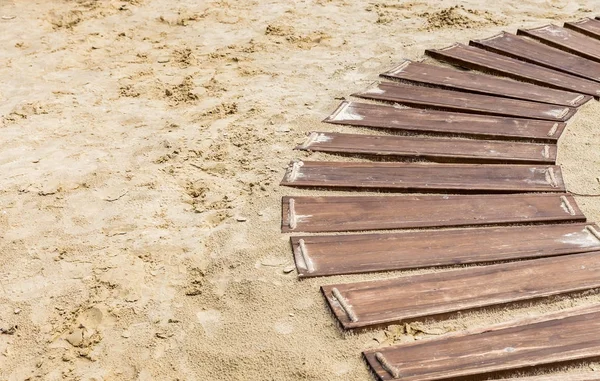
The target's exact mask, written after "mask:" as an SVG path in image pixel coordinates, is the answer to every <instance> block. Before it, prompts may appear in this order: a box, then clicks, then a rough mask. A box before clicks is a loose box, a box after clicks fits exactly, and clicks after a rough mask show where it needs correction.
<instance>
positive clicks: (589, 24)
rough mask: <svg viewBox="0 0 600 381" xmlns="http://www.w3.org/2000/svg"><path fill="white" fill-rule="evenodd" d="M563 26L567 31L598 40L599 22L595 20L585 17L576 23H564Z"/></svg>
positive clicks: (599, 34)
mask: <svg viewBox="0 0 600 381" xmlns="http://www.w3.org/2000/svg"><path fill="white" fill-rule="evenodd" d="M564 25H565V28H567V29H571V30H574V31H575V32H578V33H581V34H585V35H586V36H588V37H593V38H597V39H600V21H598V20H596V19H591V18H588V17H586V18H584V19H581V20H578V21H572V22H566V23H565V24H564Z"/></svg>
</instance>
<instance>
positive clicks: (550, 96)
mask: <svg viewBox="0 0 600 381" xmlns="http://www.w3.org/2000/svg"><path fill="white" fill-rule="evenodd" d="M542 46H545V45H542ZM381 76H383V77H387V78H394V79H400V80H402V81H408V82H411V83H418V84H424V85H428V86H438V87H443V88H447V89H454V90H462V91H471V92H474V93H479V94H488V95H494V96H497V97H506V98H514V99H524V100H528V101H535V102H542V103H551V104H557V105H562V106H571V107H578V106H581V105H582V104H584V103H585V102H587V101H589V100H590V99H591V97H590V96H589V95H582V94H578V93H574V92H570V91H564V90H557V89H550V88H548V87H542V86H538V85H534V84H531V83H526V82H519V81H515V80H511V79H508V78H503V77H496V76H493V75H487V74H482V73H476V72H472V71H462V70H456V69H451V68H447V67H441V66H435V65H427V64H424V63H422V62H412V61H408V60H406V61H404V62H402V63H401V64H400V65H398V66H396V67H395V68H393V69H392V70H390V71H388V72H385V73H383V74H381Z"/></svg>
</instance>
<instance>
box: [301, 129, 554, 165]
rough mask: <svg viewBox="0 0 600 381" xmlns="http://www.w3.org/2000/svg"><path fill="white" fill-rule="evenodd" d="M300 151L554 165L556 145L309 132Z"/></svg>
mask: <svg viewBox="0 0 600 381" xmlns="http://www.w3.org/2000/svg"><path fill="white" fill-rule="evenodd" d="M296 148H297V149H301V150H308V151H319V152H333V153H354V154H366V155H378V156H403V157H413V158H427V159H430V160H444V159H445V160H449V159H451V160H454V161H456V160H463V161H477V162H494V161H496V162H497V161H503V162H515V163H552V164H553V163H554V162H555V161H556V145H554V144H535V143H517V142H502V141H493V140H473V139H449V138H418V137H412V136H389V135H387V136H381V135H358V134H341V133H335V132H312V133H311V134H310V135H309V136H308V138H307V140H306V142H305V143H304V144H303V145H301V146H298V147H296Z"/></svg>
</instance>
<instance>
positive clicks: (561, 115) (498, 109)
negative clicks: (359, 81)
mask: <svg viewBox="0 0 600 381" xmlns="http://www.w3.org/2000/svg"><path fill="white" fill-rule="evenodd" d="M598 86H599V87H600V84H598ZM352 95H353V96H356V97H361V98H367V99H376V100H382V101H390V102H395V103H399V104H403V105H405V106H411V107H417V108H430V109H436V110H445V111H459V112H465V113H469V114H486V115H496V116H514V117H518V118H531V119H545V120H553V121H559V122H564V121H566V120H568V119H569V118H571V117H572V116H573V115H575V112H577V109H575V108H572V107H566V106H558V105H549V104H545V103H538V102H527V101H523V100H518V99H509V98H499V97H493V96H489V95H481V94H473V93H467V92H463V91H452V90H444V89H436V88H432V87H425V86H411V85H407V84H403V83H391V82H382V83H380V84H379V85H378V86H376V87H374V88H371V89H369V90H367V91H363V92H360V93H356V94H352Z"/></svg>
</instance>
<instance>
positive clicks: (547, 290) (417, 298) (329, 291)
mask: <svg viewBox="0 0 600 381" xmlns="http://www.w3.org/2000/svg"><path fill="white" fill-rule="evenodd" d="M594 238H595V237H594ZM599 258H600V252H598V251H595V252H590V253H583V254H572V255H564V256H560V257H551V258H541V259H532V260H529V261H519V262H512V263H501V264H496V265H490V266H481V267H471V268H465V269H460V270H451V271H443V272H438V273H432V274H423V275H413V276H405V277H401V278H393V279H386V280H377V281H369V282H358V283H346V284H332V285H327V286H323V287H321V291H322V292H323V295H324V296H325V298H326V299H327V303H328V304H329V307H330V308H331V310H332V311H333V313H334V314H335V316H336V318H337V319H338V321H339V322H340V324H341V325H342V326H343V327H344V328H345V329H351V328H359V327H368V326H374V325H381V324H388V323H397V322H401V321H404V320H407V319H413V318H420V317H427V316H435V315H439V314H444V313H449V312H456V311H461V310H469V309H473V308H480V307H485V306H491V305H496V304H504V303H509V302H515V301H522V300H528V299H534V298H540V297H546V296H550V295H558V294H563V293H569V292H575V291H583V290H589V289H592V288H596V287H600V261H599V260H598V259H599ZM536 274H539V275H540V276H536ZM474 285H485V287H473V286H474ZM335 290H337V291H335ZM334 293H335V294H334ZM336 295H337V296H336ZM340 300H341V301H340ZM342 302H345V303H346V305H345V306H344V303H342ZM349 311H350V313H349Z"/></svg>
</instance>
